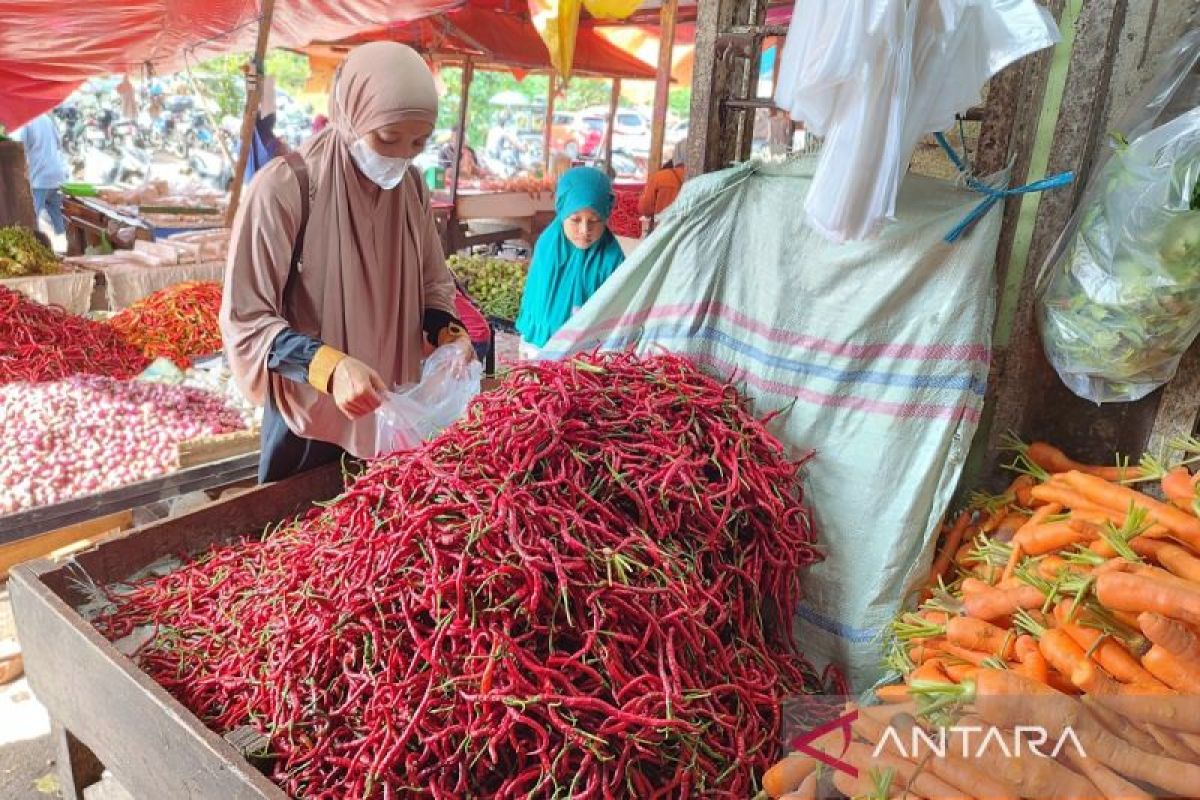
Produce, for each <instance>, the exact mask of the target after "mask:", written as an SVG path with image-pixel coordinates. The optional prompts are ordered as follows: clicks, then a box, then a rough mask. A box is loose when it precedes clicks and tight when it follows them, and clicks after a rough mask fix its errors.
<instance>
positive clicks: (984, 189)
mask: <svg viewBox="0 0 1200 800" xmlns="http://www.w3.org/2000/svg"><path fill="white" fill-rule="evenodd" d="M934 138H935V139H937V143H938V144H939V145H941V146H942V149H943V150H945V151H946V155H947V156H949V157H950V160H951V161H952V162H954V166H955V167H956V168H957V169H958V171H959V172H960V173H961V174H962V175H963V177H964V178H965V179H966V185H967V188H969V189H971V190H973V191H976V192H979V193H980V194H982V195H985V196H984V198H983V200H981V201H980V202H979V205H977V206H975V208H973V209H971V211H970V213H968V214H967V215H966V216H965V217H963V219H962V221H961V222H959V223H958V224H957V225H955V226H954V227H953V228H951V229H950V232H949V233H947V234H946V235H945V236H944V237H943V240H944V241H946V242H948V243H950V244H953V243H954V242H957V241H958V240H959V239H961V238H962V236H963V235H964V234H965V233H966V232H967V231H968V230H970V229H971V226H972V225H974V224H975V223H976V222H978V221H979V220H980V219H981V218H983V216H984V215H986V214H987V213H988V212H989V211H991V210H992V206H994V205H996V203H998V202H1000V201H1001V200H1003V199H1004V198H1006V197H1011V196H1013V195H1019V194H1029V193H1030V192H1044V191H1046V190H1047V189H1057V188H1058V187H1060V186H1066V185H1067V184H1069V183H1071V182H1072V181H1074V180H1075V173H1074V172H1070V171H1068V172H1060V173H1059V174H1057V175H1051V176H1050V177H1049V178H1042V179H1041V180H1039V181H1034V182H1033V183H1027V184H1025V185H1024V186H1016V187H1004V188H997V187H995V186H988V185H987V184H986V183H984V182H982V181H980V180H979V179H978V178H975V177H974V176H972V175H971V171H970V169H969V168H968V167H967V165H966V163H965V162H964V161H963V160H962V158H961V157H960V156H959V154H958V153H957V152H955V150H954V148H953V147H951V146H950V143H949V142H948V141H946V137H945V136H943V135H942V134H940V133H935V134H934Z"/></svg>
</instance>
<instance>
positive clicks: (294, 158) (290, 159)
mask: <svg viewBox="0 0 1200 800" xmlns="http://www.w3.org/2000/svg"><path fill="white" fill-rule="evenodd" d="M283 160H284V161H286V162H287V165H288V166H289V167H291V169H292V174H293V175H295V176H296V182H297V183H298V184H300V228H299V230H298V231H296V241H295V242H294V243H293V245H292V265H291V267H290V268H289V269H288V283H289V284H290V283H291V281H292V273H294V272H295V271H296V268H297V267H298V266H300V259H301V257H303V255H304V231H305V230H306V229H307V228H308V212H309V203H310V199H309V192H310V191H311V185H310V183H309V180H308V165H307V164H305V163H304V157H303V156H301V155H300V154H299V153H297V152H296V151H295V150H292V151H291V152H289V153H287V154H286V155H284V157H283ZM284 291H285V292H286V291H287V290H286V288H285V289H284Z"/></svg>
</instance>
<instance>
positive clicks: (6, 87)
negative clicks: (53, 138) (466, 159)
mask: <svg viewBox="0 0 1200 800" xmlns="http://www.w3.org/2000/svg"><path fill="white" fill-rule="evenodd" d="M461 2H462V0H277V2H276V4H275V18H274V22H273V24H272V26H271V40H270V43H271V45H272V46H275V47H302V46H304V45H306V44H309V43H310V42H313V41H318V40H324V41H330V40H337V39H343V38H346V37H349V36H352V35H354V34H355V33H357V32H359V31H362V30H365V29H371V28H378V27H381V26H386V25H389V24H394V23H397V22H404V21H409V20H415V19H420V18H422V17H426V16H429V15H431V14H438V13H441V12H444V11H447V10H449V9H452V8H454V7H456V6H459V5H461ZM258 8H259V3H258V2H256V1H255V0H85V2H77V3H72V2H63V0H0V125H4V126H5V127H7V128H9V129H13V128H16V127H18V126H19V125H21V124H23V123H25V122H27V121H28V120H30V119H32V118H33V117H35V116H37V115H38V114H40V113H42V112H43V111H47V110H49V109H51V108H53V107H54V106H55V105H57V104H58V103H60V102H62V101H63V100H64V99H66V97H67V96H68V95H69V94H70V93H71V92H73V91H74V90H75V88H76V87H78V86H79V84H80V83H82V82H83V81H85V80H86V79H88V78H90V77H93V76H99V75H107V74H112V73H121V72H129V73H131V74H135V75H136V74H140V73H141V70H142V66H143V65H144V64H145V63H147V62H149V63H150V64H151V65H152V66H153V69H154V71H155V73H158V74H163V73H168V72H173V71H175V70H178V69H180V68H181V67H183V66H184V62H185V57H186V59H187V60H188V61H190V62H191V63H195V61H198V60H200V59H203V58H207V57H211V56H214V55H220V54H222V53H229V52H249V51H250V50H252V49H253V48H254V38H255V35H256V33H257V27H258V26H257V24H256V21H255V20H256V17H257V15H258Z"/></svg>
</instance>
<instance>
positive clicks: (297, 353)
mask: <svg viewBox="0 0 1200 800" xmlns="http://www.w3.org/2000/svg"><path fill="white" fill-rule="evenodd" d="M319 349H321V340H320V339H314V338H313V337H312V336H305V335H304V334H303V333H297V332H296V331H294V330H292V329H291V328H285V329H283V330H282V331H280V332H279V333H278V334H277V335H276V336H275V341H273V342H271V354H270V356H268V358H267V369H269V370H270V371H271V372H276V373H278V374H280V375H282V376H283V377H285V378H287V379H288V380H290V381H296V382H297V383H308V365H309V364H311V363H312V360H313V356H315V355H316V354H317V350H319Z"/></svg>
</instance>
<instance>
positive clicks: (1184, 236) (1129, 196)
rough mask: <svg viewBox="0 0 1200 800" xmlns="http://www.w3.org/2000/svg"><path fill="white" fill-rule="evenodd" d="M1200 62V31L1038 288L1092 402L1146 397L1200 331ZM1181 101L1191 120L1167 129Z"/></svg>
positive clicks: (1136, 109)
mask: <svg viewBox="0 0 1200 800" xmlns="http://www.w3.org/2000/svg"><path fill="white" fill-rule="evenodd" d="M1198 60H1200V31H1193V32H1191V33H1189V34H1188V35H1187V36H1186V37H1184V39H1182V40H1181V41H1180V42H1179V43H1177V44H1176V46H1175V47H1174V48H1173V49H1172V50H1171V51H1170V52H1169V53H1168V55H1167V61H1168V63H1167V64H1166V66H1165V67H1164V68H1163V69H1162V70H1161V71H1160V74H1159V76H1158V78H1157V79H1156V81H1155V82H1154V83H1153V84H1152V85H1151V86H1150V88H1149V89H1148V90H1147V92H1146V93H1145V94H1144V95H1143V96H1142V97H1140V98H1135V99H1134V100H1133V101H1132V102H1131V104H1130V108H1131V112H1130V113H1129V115H1128V116H1127V117H1126V118H1125V119H1123V120H1122V122H1121V125H1120V126H1119V130H1120V131H1121V134H1120V135H1118V136H1115V137H1114V142H1115V144H1114V151H1113V153H1112V155H1111V157H1110V158H1108V159H1107V160H1106V161H1104V162H1103V163H1102V164H1101V165H1100V166H1099V167H1098V168H1097V169H1095V170H1093V173H1092V176H1091V178H1090V179H1089V180H1088V184H1087V187H1086V189H1085V190H1084V195H1083V199H1082V201H1081V202H1080V204H1079V207H1078V209H1077V210H1076V211H1075V214H1074V215H1073V216H1072V218H1071V221H1070V223H1069V224H1068V226H1067V228H1066V231H1065V232H1064V234H1063V236H1062V237H1061V238H1060V239H1059V242H1058V243H1057V244H1056V245H1055V248H1054V250H1053V251H1052V252H1051V254H1050V257H1049V259H1048V260H1047V261H1046V264H1045V266H1044V267H1043V270H1042V274H1041V275H1040V276H1039V279H1038V280H1039V282H1038V307H1037V313H1038V322H1039V325H1040V328H1041V334H1042V344H1043V346H1044V347H1045V350H1046V358H1047V359H1048V360H1049V361H1050V363H1051V365H1052V366H1053V367H1054V369H1055V371H1056V372H1058V375H1059V377H1060V378H1062V380H1063V383H1065V384H1066V385H1067V388H1069V389H1070V390H1071V391H1072V392H1074V393H1075V394H1077V395H1079V396H1080V397H1082V398H1084V399H1086V400H1091V401H1093V402H1097V403H1106V402H1124V401H1132V400H1138V399H1140V398H1142V397H1145V396H1146V395H1147V394H1149V393H1150V392H1152V391H1154V390H1155V389H1157V388H1158V387H1159V386H1162V385H1163V384H1164V383H1166V382H1167V381H1169V380H1170V379H1171V378H1172V377H1173V376H1174V374H1175V370H1176V369H1177V368H1178V366H1179V360H1180V359H1181V358H1182V357H1183V354H1184V353H1185V352H1186V351H1187V349H1188V348H1189V347H1190V346H1191V344H1192V342H1193V340H1195V338H1196V335H1197V333H1198V332H1200V108H1195V107H1194V105H1195V101H1196V94H1197V92H1198V91H1200V81H1198V80H1197V79H1195V78H1194V77H1189V75H1190V72H1191V70H1192V68H1193V66H1194V65H1195V64H1196V62H1197V61H1198ZM1181 100H1182V101H1183V103H1182V105H1183V107H1185V108H1190V110H1187V111H1186V112H1185V113H1183V114H1180V115H1178V116H1175V118H1174V119H1171V120H1170V121H1168V122H1165V124H1158V123H1162V122H1163V120H1165V119H1167V118H1169V117H1170V116H1172V113H1174V109H1177V108H1179V106H1180V105H1181V103H1180V102H1179V101H1181ZM1155 125H1157V127H1154V126H1155Z"/></svg>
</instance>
